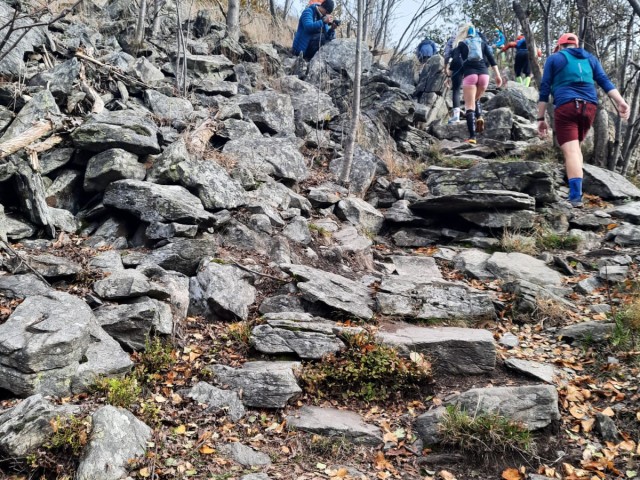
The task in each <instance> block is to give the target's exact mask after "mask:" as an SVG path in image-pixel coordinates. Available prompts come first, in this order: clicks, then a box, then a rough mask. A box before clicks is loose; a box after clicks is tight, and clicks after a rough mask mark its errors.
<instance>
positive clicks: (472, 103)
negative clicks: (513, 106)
mask: <svg viewBox="0 0 640 480" xmlns="http://www.w3.org/2000/svg"><path fill="white" fill-rule="evenodd" d="M454 47H455V48H454V49H453V52H452V54H460V57H461V58H462V62H463V63H462V77H463V78H462V92H463V97H464V107H465V110H466V112H465V116H466V120H467V128H468V130H469V139H468V140H467V143H476V142H477V140H476V133H482V131H484V119H483V118H482V107H481V106H480V98H481V97H482V95H483V94H484V92H485V90H486V89H487V86H488V85H489V68H488V67H487V62H488V64H489V65H491V68H493V70H494V72H495V75H496V85H497V86H498V87H500V85H502V77H501V76H500V70H498V65H497V64H496V60H495V58H493V53H491V49H490V48H489V46H488V45H487V43H486V42H484V41H483V40H482V38H481V37H480V35H478V31H477V30H476V28H475V27H474V26H473V25H472V24H470V23H467V24H464V25H462V26H461V27H460V29H459V30H458V35H457V36H456V40H455V41H454Z"/></svg>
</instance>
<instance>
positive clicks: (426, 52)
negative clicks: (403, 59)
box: [418, 40, 436, 61]
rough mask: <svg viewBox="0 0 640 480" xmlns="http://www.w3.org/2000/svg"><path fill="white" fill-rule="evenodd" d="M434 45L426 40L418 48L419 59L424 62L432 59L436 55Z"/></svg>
mask: <svg viewBox="0 0 640 480" xmlns="http://www.w3.org/2000/svg"><path fill="white" fill-rule="evenodd" d="M435 53H436V52H435V48H434V43H433V42H432V41H431V40H426V41H424V42H422V43H421V44H420V46H419V47H418V59H419V60H421V61H422V60H424V59H427V58H430V57H432V56H433V55H434V54H435Z"/></svg>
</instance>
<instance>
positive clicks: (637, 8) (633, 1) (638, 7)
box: [629, 0, 640, 17]
mask: <svg viewBox="0 0 640 480" xmlns="http://www.w3.org/2000/svg"><path fill="white" fill-rule="evenodd" d="M629 5H631V8H633V11H634V12H636V15H638V16H639V17H640V2H639V1H638V0H629Z"/></svg>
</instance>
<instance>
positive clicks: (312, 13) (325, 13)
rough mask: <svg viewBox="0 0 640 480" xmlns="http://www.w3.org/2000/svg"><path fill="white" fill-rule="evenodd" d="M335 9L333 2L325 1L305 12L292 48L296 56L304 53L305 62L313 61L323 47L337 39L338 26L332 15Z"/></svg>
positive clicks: (301, 16) (309, 7) (299, 22)
mask: <svg viewBox="0 0 640 480" xmlns="http://www.w3.org/2000/svg"><path fill="white" fill-rule="evenodd" d="M334 7H335V5H334V3H333V0H324V1H323V2H322V3H321V4H320V5H317V4H314V5H310V6H308V7H307V8H305V9H304V10H303V12H302V15H300V20H299V21H298V30H297V31H296V35H295V37H294V38H293V46H292V47H291V49H292V50H293V54H294V55H299V54H300V53H302V54H303V57H304V59H305V60H311V58H313V56H314V55H315V54H316V53H317V51H318V50H319V49H320V46H321V45H324V44H325V43H327V42H330V41H331V40H333V39H334V38H336V31H335V27H336V26H337V25H336V22H334V19H333V16H332V15H331V13H332V12H333V9H334Z"/></svg>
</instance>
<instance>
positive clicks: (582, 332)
mask: <svg viewBox="0 0 640 480" xmlns="http://www.w3.org/2000/svg"><path fill="white" fill-rule="evenodd" d="M614 328H615V323H604V322H581V323H575V324H573V325H569V326H567V327H564V328H562V329H560V330H559V331H558V334H557V335H558V336H559V337H561V338H562V339H566V340H569V342H571V341H592V342H602V341H604V340H606V339H607V338H609V336H610V335H611V332H613V329H614Z"/></svg>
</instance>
